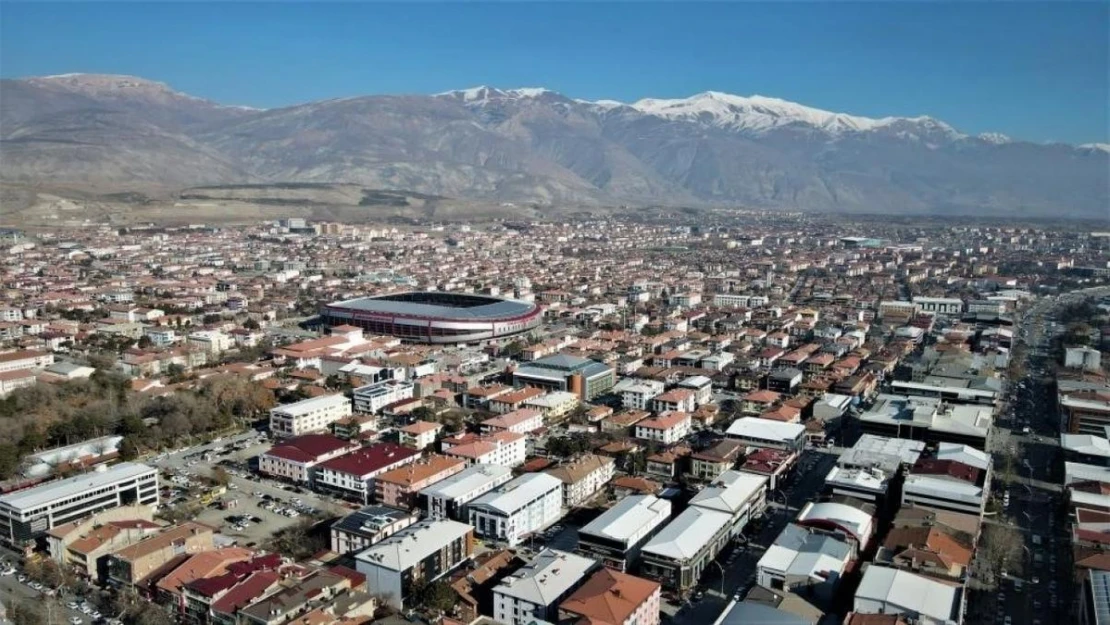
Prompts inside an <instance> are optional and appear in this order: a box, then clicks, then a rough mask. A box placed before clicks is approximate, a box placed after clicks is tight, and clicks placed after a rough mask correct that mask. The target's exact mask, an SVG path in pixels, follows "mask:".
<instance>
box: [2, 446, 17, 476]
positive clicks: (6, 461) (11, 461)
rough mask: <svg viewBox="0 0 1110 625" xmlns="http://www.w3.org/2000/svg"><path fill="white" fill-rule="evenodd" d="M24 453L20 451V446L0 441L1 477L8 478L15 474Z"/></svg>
mask: <svg viewBox="0 0 1110 625" xmlns="http://www.w3.org/2000/svg"><path fill="white" fill-rule="evenodd" d="M22 460H23V455H22V454H20V453H19V446H18V445H14V444H12V443H0V479H5V480H6V479H8V478H9V477H11V476H12V475H14V474H15V471H16V469H18V468H19V463H20V462H21V461H22Z"/></svg>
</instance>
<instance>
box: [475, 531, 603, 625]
mask: <svg viewBox="0 0 1110 625" xmlns="http://www.w3.org/2000/svg"><path fill="white" fill-rule="evenodd" d="M596 567H597V563H596V562H594V561H593V560H590V559H589V558H583V557H582V556H577V555H574V554H573V553H566V552H564V551H556V550H554V549H544V550H543V551H541V552H540V553H539V554H537V555H536V557H535V558H534V559H533V560H532V562H530V563H528V564H527V565H526V566H524V567H523V568H521V569H518V570H517V571H515V572H514V573H513V574H512V575H510V576H508V577H506V578H505V579H504V580H502V581H501V583H500V584H498V585H497V586H496V587H495V588H494V589H493V618H494V620H496V621H497V622H499V623H503V624H504V625H525V624H527V623H531V622H533V621H536V620H539V621H547V622H549V623H551V622H555V621H557V620H558V616H559V614H558V608H559V604H561V603H562V602H563V601H564V600H566V599H567V598H568V597H569V596H570V595H571V593H573V592H574V591H575V590H576V589H578V587H580V586H581V585H582V584H583V583H585V582H586V579H587V576H588V575H589V574H590V572H591V571H593V570H594V569H595V568H596Z"/></svg>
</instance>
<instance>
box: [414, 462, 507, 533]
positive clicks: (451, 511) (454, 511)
mask: <svg viewBox="0 0 1110 625" xmlns="http://www.w3.org/2000/svg"><path fill="white" fill-rule="evenodd" d="M511 479H513V471H512V469H510V468H509V467H503V466H500V465H496V464H476V465H474V466H471V467H467V468H465V469H463V470H462V471H460V472H458V473H456V474H454V475H452V476H451V477H449V478H447V479H445V480H440V481H438V482H436V483H435V484H432V485H431V486H429V487H427V488H425V489H424V490H422V491H420V498H421V500H423V501H424V505H425V510H426V511H427V514H428V517H429V518H433V519H454V520H456V521H465V520H467V518H468V515H467V514H466V509H465V507H466V505H467V504H468V503H470V502H471V501H473V500H475V499H477V498H478V497H481V496H482V495H484V494H486V493H488V492H490V491H491V490H493V489H495V488H497V487H498V486H501V485H502V484H505V483H506V482H508V481H509V480H511Z"/></svg>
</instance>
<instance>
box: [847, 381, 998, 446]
mask: <svg viewBox="0 0 1110 625" xmlns="http://www.w3.org/2000/svg"><path fill="white" fill-rule="evenodd" d="M993 415H994V407H993V406H984V405H977V404H950V403H942V401H941V400H940V399H938V398H935V397H924V396H912V395H888V394H882V395H879V396H878V397H877V398H876V400H875V404H874V405H873V406H872V407H871V409H870V410H868V411H867V412H865V413H863V414H862V415H860V417H859V421H860V429H861V430H863V431H864V432H866V433H868V434H875V435H878V436H891V437H897V438H905V439H913V440H919V441H924V442H926V443H930V444H936V443H939V442H946V443H961V444H965V445H970V446H972V447H975V448H976V449H986V447H987V439H988V438H989V436H990V430H991V426H992V424H993Z"/></svg>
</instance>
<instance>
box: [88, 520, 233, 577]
mask: <svg viewBox="0 0 1110 625" xmlns="http://www.w3.org/2000/svg"><path fill="white" fill-rule="evenodd" d="M212 536H213V530H212V528H211V527H209V526H207V525H203V524H200V523H196V522H193V521H186V522H185V523H182V524H181V525H175V526H172V527H168V528H166V529H164V530H163V531H162V532H160V533H158V534H155V535H153V536H148V537H146V538H143V539H142V540H140V541H138V542H136V543H133V544H130V545H128V546H126V547H124V548H122V549H119V550H118V551H116V552H114V553H112V554H111V555H110V556H108V575H107V581H108V583H109V584H112V585H114V586H121V587H127V586H135V585H138V584H139V583H140V582H141V581H142V580H144V579H145V578H146V577H147V576H148V575H150V574H151V573H154V572H155V571H156V570H158V569H159V568H160V567H162V566H163V565H165V564H166V563H168V562H170V561H171V560H173V559H174V558H176V557H178V556H180V555H182V554H193V553H199V552H201V551H208V550H210V549H212V547H213V542H212Z"/></svg>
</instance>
